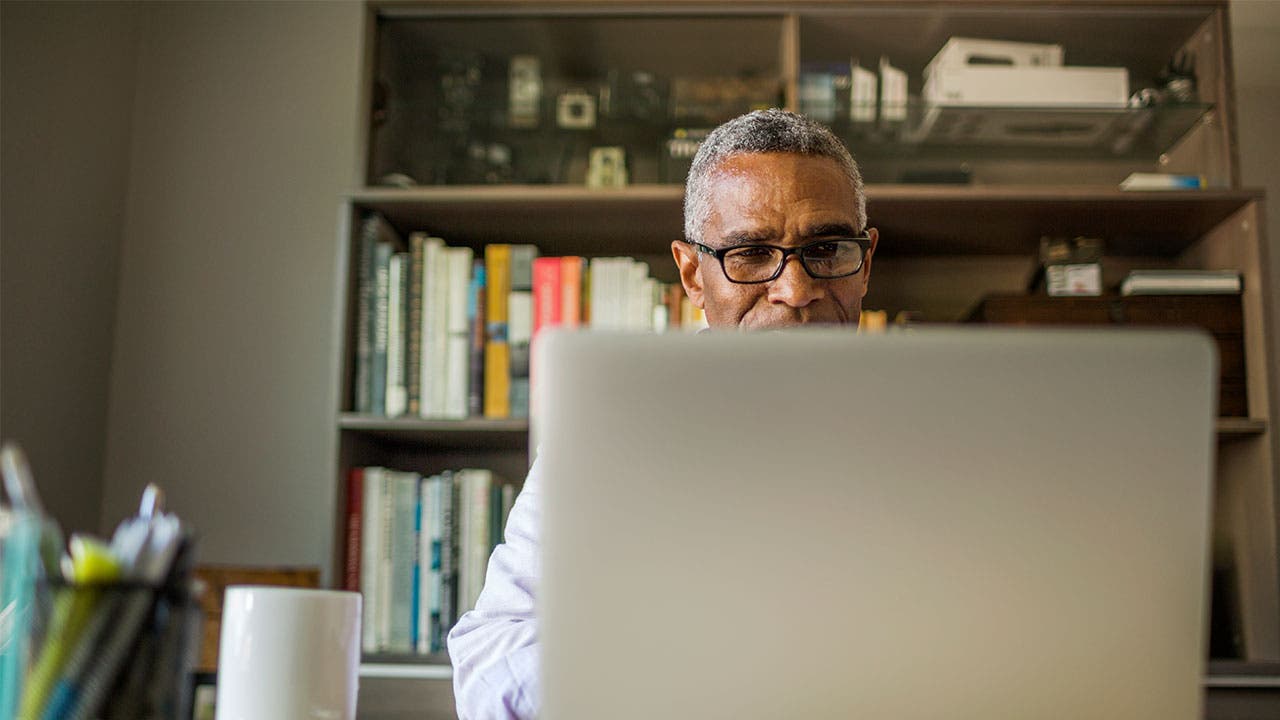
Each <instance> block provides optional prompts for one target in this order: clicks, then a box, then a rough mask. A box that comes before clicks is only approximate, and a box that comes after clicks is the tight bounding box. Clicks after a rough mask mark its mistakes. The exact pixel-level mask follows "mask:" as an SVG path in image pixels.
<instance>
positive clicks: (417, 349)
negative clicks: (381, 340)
mask: <svg viewBox="0 0 1280 720" xmlns="http://www.w3.org/2000/svg"><path fill="white" fill-rule="evenodd" d="M425 262H426V237H425V236H424V235H423V234H422V233H413V234H412V235H410V236H409V278H408V281H407V283H406V285H407V286H408V298H409V299H408V304H409V309H408V315H407V317H406V318H405V332H406V335H407V339H406V341H405V343H406V346H405V361H404V366H405V392H406V394H407V396H408V398H407V409H406V412H407V413H408V414H409V415H421V413H422V405H421V403H422V272H423V264H424V263H425Z"/></svg>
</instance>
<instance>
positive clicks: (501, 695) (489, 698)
mask: <svg viewBox="0 0 1280 720" xmlns="http://www.w3.org/2000/svg"><path fill="white" fill-rule="evenodd" d="M538 475H539V473H538V463H537V461H535V462H534V464H533V467H532V468H531V469H530V470H529V476H528V478H526V479H525V483H524V488H523V489H522V490H521V491H520V496H519V497H517V498H516V502H515V505H514V506H513V507H512V508H511V516H510V517H509V518H508V519H507V528H506V535H505V539H506V542H504V543H503V544H502V545H499V546H498V548H497V549H496V550H494V551H493V557H491V558H490V559H489V571H488V574H487V576H486V578H485V583H484V590H482V591H481V592H480V598H479V599H478V600H477V601H476V608H475V609H474V610H472V611H470V612H468V613H466V614H465V615H463V616H462V617H461V618H459V619H458V622H457V624H456V625H454V626H453V630H451V631H450V632H449V656H450V658H451V660H452V662H453V692H454V695H455V697H456V699H457V704H458V716H459V717H460V718H461V720H491V719H499V718H500V719H503V720H506V719H508V718H519V719H522V720H523V719H525V718H533V717H534V716H535V715H536V714H537V712H538V705H539V702H538V700H539V694H538V621H537V619H536V618H535V617H534V596H535V595H536V594H537V587H538V574H539V558H538V528H539V523H540V522H541V520H540V515H541V507H540V506H539V502H540V490H541V487H540V485H541V483H540V482H539V477H538Z"/></svg>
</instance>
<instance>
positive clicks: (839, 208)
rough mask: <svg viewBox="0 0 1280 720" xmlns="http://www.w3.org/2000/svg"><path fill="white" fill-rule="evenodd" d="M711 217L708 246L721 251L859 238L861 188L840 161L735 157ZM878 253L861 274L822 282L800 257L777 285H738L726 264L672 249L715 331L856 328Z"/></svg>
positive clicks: (716, 189) (705, 237)
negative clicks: (808, 326)
mask: <svg viewBox="0 0 1280 720" xmlns="http://www.w3.org/2000/svg"><path fill="white" fill-rule="evenodd" d="M710 205H711V212H710V214H709V216H708V219H707V222H706V224H705V225H704V226H703V234H702V242H703V244H705V245H708V246H710V247H712V248H715V249H717V250H718V249H720V248H725V247H731V246H734V245H744V244H750V243H768V244H771V245H781V246H783V247H798V246H800V245H804V244H806V243H811V242H813V241H815V240H820V239H823V238H829V237H835V236H844V237H851V236H855V235H858V234H859V233H860V231H861V228H859V227H857V226H856V224H855V223H856V221H855V218H854V210H855V208H856V206H857V203H856V199H855V197H854V193H853V188H852V187H850V185H849V180H848V179H847V178H846V177H845V175H844V173H843V172H841V170H840V166H839V165H837V164H836V162H835V161H834V160H831V159H829V158H822V157H813V156H808V155H796V154H791V153H752V154H741V155H734V156H731V157H729V158H728V159H727V160H724V161H723V162H721V163H720V164H719V166H718V167H717V168H716V170H715V174H714V175H713V176H712V179H711V186H710ZM868 234H869V235H870V236H871V250H870V251H869V252H868V253H867V257H866V260H865V262H864V263H863V266H862V269H861V271H860V272H858V273H857V274H856V275H850V276H848V277H842V278H836V279H833V280H815V279H814V278H811V277H809V274H808V273H806V272H805V269H804V266H803V265H802V264H801V262H800V257H799V256H798V255H795V254H792V255H789V256H788V257H787V262H786V266H785V267H784V268H783V269H782V274H781V275H779V276H778V277H776V278H774V279H773V280H770V281H769V282H763V283H756V284H750V285H744V284H740V283H734V282H730V281H729V279H728V278H726V277H725V276H724V271H723V270H722V269H721V267H720V263H719V262H718V261H717V260H716V259H715V258H714V257H712V256H711V255H707V254H705V253H699V252H697V250H696V249H695V248H694V247H693V246H692V245H689V244H688V243H683V242H674V243H672V244H671V251H672V254H673V255H674V256H675V260H676V265H677V266H679V268H680V281H681V283H683V284H684V289H685V292H686V293H688V295H689V299H690V300H691V301H692V302H693V304H694V305H696V306H698V307H700V308H702V309H703V310H704V311H705V312H706V316H707V324H708V325H710V326H711V327H713V328H734V327H736V328H741V329H765V328H784V327H790V326H794V325H803V324H806V323H849V324H854V325H856V324H857V322H858V315H859V313H860V312H861V311H862V298H863V296H864V295H866V294H867V280H868V279H869V277H870V275H871V257H872V253H874V251H875V245H876V241H877V234H876V231H875V230H874V229H872V230H870V231H869V233H868Z"/></svg>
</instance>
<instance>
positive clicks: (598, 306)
mask: <svg viewBox="0 0 1280 720" xmlns="http://www.w3.org/2000/svg"><path fill="white" fill-rule="evenodd" d="M611 263H612V258H591V263H590V273H591V292H590V295H591V322H590V325H591V328H593V329H602V331H607V329H609V327H611V324H609V323H611V320H609V302H611V301H609V299H608V293H609V291H608V284H609V282H608V277H609V264H611Z"/></svg>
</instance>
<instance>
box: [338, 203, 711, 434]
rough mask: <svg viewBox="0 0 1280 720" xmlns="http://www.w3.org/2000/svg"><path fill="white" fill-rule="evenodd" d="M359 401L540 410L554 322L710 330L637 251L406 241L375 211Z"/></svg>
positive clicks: (363, 304) (470, 410)
mask: <svg viewBox="0 0 1280 720" xmlns="http://www.w3.org/2000/svg"><path fill="white" fill-rule="evenodd" d="M358 250H359V252H358V266H357V286H356V308H355V313H356V335H357V338H356V343H355V345H356V356H355V378H354V386H355V387H354V393H353V394H354V409H355V411H356V412H358V413H368V414H374V415H386V416H389V417H398V416H402V415H409V416H418V417H424V418H448V419H463V418H467V417H486V418H495V419H501V418H510V417H527V416H528V414H529V397H530V394H531V390H530V382H531V380H530V368H529V365H530V362H529V361H530V355H531V348H532V343H533V342H534V339H535V338H536V337H537V336H538V335H539V333H540V332H541V331H542V330H543V329H545V328H548V327H552V326H557V325H559V326H565V327H591V328H595V329H604V330H632V331H654V332H665V331H667V330H669V329H672V328H682V329H687V330H697V329H700V328H702V327H705V320H704V318H703V316H702V313H701V310H699V309H698V308H696V307H694V306H693V304H692V303H691V302H690V301H689V299H688V298H687V297H686V296H685V294H684V289H683V288H682V287H680V285H678V284H665V283H660V282H658V281H657V280H655V279H654V278H652V277H650V276H649V268H648V266H647V265H646V264H645V263H643V262H639V261H636V260H634V259H632V258H625V257H601V258H591V259H587V258H583V257H577V256H571V257H540V256H539V252H538V248H537V247H536V246H534V245H527V244H504V243H498V244H490V245H487V246H485V248H484V250H483V255H482V256H480V257H477V254H476V252H475V251H474V250H472V249H471V248H470V247H451V246H449V245H447V244H446V243H445V241H444V240H443V239H441V238H438V237H433V236H431V235H430V234H428V233H425V232H415V233H411V234H410V235H409V238H408V242H402V240H401V238H400V237H399V235H398V234H397V233H396V231H395V229H394V228H393V227H392V226H391V225H390V224H389V223H388V222H387V221H386V220H385V219H384V218H383V217H382V216H381V215H379V214H377V213H371V214H370V215H368V216H367V217H366V219H365V221H364V223H363V225H362V228H361V233H360V238H359V249H358Z"/></svg>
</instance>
